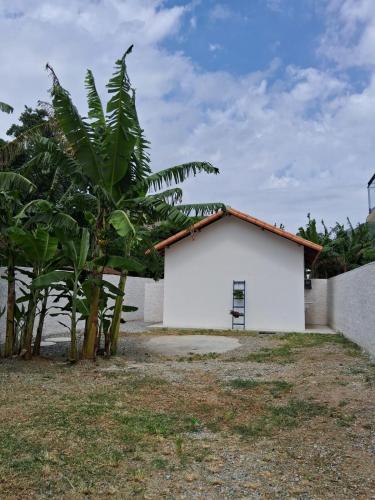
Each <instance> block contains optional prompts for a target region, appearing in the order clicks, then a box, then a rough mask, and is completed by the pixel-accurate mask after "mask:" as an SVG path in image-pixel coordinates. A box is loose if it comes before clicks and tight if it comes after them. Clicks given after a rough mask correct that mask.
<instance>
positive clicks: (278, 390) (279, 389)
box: [269, 380, 293, 398]
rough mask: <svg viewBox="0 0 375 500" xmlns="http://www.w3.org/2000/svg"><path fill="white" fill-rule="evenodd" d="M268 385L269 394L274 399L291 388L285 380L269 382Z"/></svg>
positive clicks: (291, 385)
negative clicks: (269, 386)
mask: <svg viewBox="0 0 375 500" xmlns="http://www.w3.org/2000/svg"><path fill="white" fill-rule="evenodd" d="M269 384H270V385H271V389H270V393H271V394H272V396H273V397H274V398H278V397H280V396H281V394H284V393H286V392H289V391H290V390H291V388H292V387H293V384H291V383H290V382H287V381H286V380H275V381H271V382H269Z"/></svg>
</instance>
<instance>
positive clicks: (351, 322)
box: [328, 262, 375, 355]
mask: <svg viewBox="0 0 375 500" xmlns="http://www.w3.org/2000/svg"><path fill="white" fill-rule="evenodd" d="M328 321H329V324H330V326H332V327H333V328H335V329H336V330H339V331H341V332H342V333H343V334H344V335H345V336H346V337H348V338H349V339H351V340H353V341H354V342H356V343H357V344H359V345H360V346H361V347H363V348H364V349H366V350H367V351H369V352H370V353H371V354H372V355H375V262H372V263H371V264H367V265H365V266H362V267H359V268H358V269H354V270H353V271H349V272H347V273H344V274H340V275H339V276H335V277H334V278H330V279H329V280H328Z"/></svg>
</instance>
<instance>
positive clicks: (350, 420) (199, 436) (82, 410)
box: [0, 330, 375, 499]
mask: <svg viewBox="0 0 375 500" xmlns="http://www.w3.org/2000/svg"><path fill="white" fill-rule="evenodd" d="M192 333H194V334H199V333H205V334H207V331H205V332H199V331H193V332H192V331H185V332H181V331H170V330H169V331H160V330H158V331H157V332H156V333H151V332H150V333H140V334H134V333H133V334H131V335H123V336H122V338H121V349H120V351H121V355H120V356H118V357H116V358H112V359H110V360H104V359H98V360H97V362H96V363H79V364H77V365H75V366H72V365H70V364H68V363H66V362H65V361H64V360H63V358H62V352H60V351H59V352H58V353H56V352H54V351H51V350H48V349H46V350H45V355H46V357H45V358H42V359H38V360H33V361H31V362H21V361H18V360H9V361H4V360H2V362H1V363H0V498H1V499H8V498H12V499H13V498H14V499H18V498H20V499H21V498H22V499H24V498H62V499H65V498H66V499H76V498H77V499H81V498H92V499H95V498H118V499H120V498H121V499H123V498H145V499H159V498H166V499H176V498H178V499H196V498H197V499H203V498H204V499H233V498H236V499H237V498H239V499H245V498H249V499H250V498H251V499H253V498H254V499H258V498H259V499H268V498H277V499H282V498H297V499H310V498H332V499H333V498H334V499H351V498H353V499H357V498H358V499H371V498H375V417H374V415H375V411H374V410H375V397H374V389H375V365H374V364H373V363H371V360H369V359H368V357H367V356H366V355H364V354H363V353H362V352H361V351H360V350H359V349H358V347H357V346H355V345H354V344H352V343H350V342H348V341H346V340H345V339H344V338H343V337H342V336H340V335H317V334H289V335H288V334H286V335H281V334H278V335H261V334H256V333H250V332H245V333H238V334H237V338H238V339H239V340H240V343H241V345H240V347H239V348H238V349H235V350H232V351H229V352H227V353H225V354H220V355H217V354H215V353H208V354H202V355H198V354H193V353H191V354H188V355H187V356H174V357H173V356H168V357H164V356H162V355H156V354H153V353H151V352H149V351H148V349H147V344H146V342H147V340H148V339H149V338H150V337H152V336H155V335H161V334H167V335H168V334H192ZM212 333H215V334H216V335H217V334H218V332H212ZM220 334H221V335H228V336H229V335H230V336H233V332H221V333H220ZM65 348H66V346H65Z"/></svg>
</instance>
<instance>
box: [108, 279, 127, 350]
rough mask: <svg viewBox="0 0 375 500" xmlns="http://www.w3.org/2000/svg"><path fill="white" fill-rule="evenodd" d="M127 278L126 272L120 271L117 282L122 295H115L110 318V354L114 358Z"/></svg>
mask: <svg viewBox="0 0 375 500" xmlns="http://www.w3.org/2000/svg"><path fill="white" fill-rule="evenodd" d="M127 277H128V273H127V271H122V272H121V276H120V281H119V285H118V287H119V289H120V290H121V292H122V294H121V295H117V297H116V301H115V308H114V311H113V317H112V323H111V330H110V338H111V354H112V355H113V356H115V355H116V354H117V343H118V336H119V333H120V323H121V315H122V305H123V302H124V290H125V285H126V279H127Z"/></svg>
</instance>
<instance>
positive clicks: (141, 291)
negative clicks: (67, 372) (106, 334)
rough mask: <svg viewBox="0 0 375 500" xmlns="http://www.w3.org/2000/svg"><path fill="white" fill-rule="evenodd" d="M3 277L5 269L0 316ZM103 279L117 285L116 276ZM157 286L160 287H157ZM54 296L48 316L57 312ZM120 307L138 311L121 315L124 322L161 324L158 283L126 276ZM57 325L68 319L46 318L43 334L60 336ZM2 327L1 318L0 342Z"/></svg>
mask: <svg viewBox="0 0 375 500" xmlns="http://www.w3.org/2000/svg"><path fill="white" fill-rule="evenodd" d="M5 273H6V270H5V268H0V276H2V278H0V312H1V310H2V308H3V307H5V306H6V294H7V281H6V279H4V278H3V276H5ZM17 278H21V279H22V280H23V281H25V282H28V279H27V277H25V276H24V275H21V274H20V273H18V274H17ZM103 278H104V279H105V280H106V281H109V282H111V283H112V284H114V285H116V286H117V285H118V282H119V276H117V275H113V274H106V275H104V277H103ZM159 283H161V284H160V285H159ZM146 285H149V288H148V290H147V297H146ZM153 285H155V286H153ZM21 287H22V285H20V284H19V283H18V282H17V287H16V291H17V297H20V296H21V295H22V292H21V290H20V288H21ZM55 293H56V292H54V291H53V290H52V291H51V294H50V297H49V300H48V306H49V307H51V309H50V310H49V313H54V312H58V311H59V310H58V309H54V308H53V300H54V297H53V295H54V294H55ZM145 301H147V306H146V307H147V315H148V317H149V318H150V319H149V320H146V319H145ZM124 304H126V305H129V306H135V307H138V310H137V311H135V312H131V313H123V318H124V319H125V320H126V321H134V320H141V321H155V322H157V321H161V319H162V316H163V310H162V306H163V287H162V282H155V281H154V280H153V279H151V278H135V277H133V276H129V277H128V279H127V283H126V289H125V299H124ZM59 305H64V304H63V303H62V302H60V304H59ZM61 323H63V324H64V325H68V323H69V317H67V316H61V315H60V316H58V317H52V316H50V315H48V316H47V317H46V320H45V332H46V333H48V334H51V333H63V332H64V326H63V325H61ZM5 326H6V315H5V314H4V315H3V316H2V317H1V318H0V341H2V340H3V339H4V335H5ZM78 328H83V322H79V323H78ZM65 331H66V329H65Z"/></svg>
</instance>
